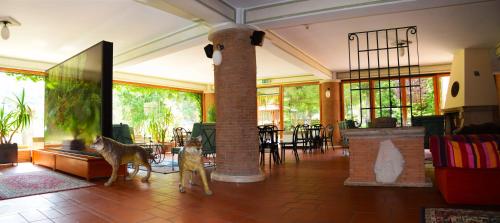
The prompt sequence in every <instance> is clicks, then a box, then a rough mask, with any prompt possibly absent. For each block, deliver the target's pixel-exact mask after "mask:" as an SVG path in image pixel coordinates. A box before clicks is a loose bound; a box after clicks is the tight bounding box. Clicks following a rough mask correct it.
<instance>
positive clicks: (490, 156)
mask: <svg viewBox="0 0 500 223" xmlns="http://www.w3.org/2000/svg"><path fill="white" fill-rule="evenodd" d="M429 142H430V150H431V152H432V159H433V164H434V166H435V167H461V168H500V164H498V163H499V162H495V161H492V160H496V161H497V159H498V149H499V148H498V145H500V135H492V134H490V135H486V134H485V135H447V136H442V137H441V136H431V137H430V139H429ZM492 151H496V153H493V152H492ZM455 154H459V155H455ZM471 157H472V158H471ZM464 161H466V162H464Z"/></svg>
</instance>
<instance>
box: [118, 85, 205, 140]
mask: <svg viewBox="0 0 500 223" xmlns="http://www.w3.org/2000/svg"><path fill="white" fill-rule="evenodd" d="M162 107H168V108H170V110H171V112H172V114H173V117H174V119H173V124H172V126H170V127H168V135H169V136H171V135H172V132H171V131H172V129H173V128H174V127H183V128H186V129H191V128H193V123H195V122H200V121H201V119H202V113H201V94H198V93H191V92H183V91H177V90H171V89H163V88H154V87H142V86H135V85H128V84H114V85H113V123H114V124H118V123H124V124H128V125H129V126H131V127H133V129H134V133H135V134H136V135H143V136H150V133H149V132H148V123H149V122H150V121H151V119H152V117H153V116H154V115H155V114H157V113H158V112H160V111H161V108H162Z"/></svg>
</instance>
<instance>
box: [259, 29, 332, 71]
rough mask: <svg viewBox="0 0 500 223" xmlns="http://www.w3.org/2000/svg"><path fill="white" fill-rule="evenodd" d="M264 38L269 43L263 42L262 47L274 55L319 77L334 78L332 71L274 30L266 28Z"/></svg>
mask: <svg viewBox="0 0 500 223" xmlns="http://www.w3.org/2000/svg"><path fill="white" fill-rule="evenodd" d="M265 38H266V39H267V40H269V41H270V42H271V43H269V42H265V43H264V47H265V48H266V49H267V50H269V51H270V52H271V53H273V54H274V55H276V56H278V57H280V58H283V59H285V60H287V61H288V62H290V63H293V64H295V65H297V66H299V67H301V68H302V69H304V70H306V71H308V72H310V73H311V74H313V75H314V76H316V77H317V78H319V79H322V80H326V79H335V77H334V75H333V73H332V71H330V70H329V69H328V68H326V67H325V66H323V65H322V64H320V63H319V62H318V61H317V60H316V59H314V58H312V57H311V56H309V55H307V54H306V53H304V52H303V51H301V50H300V49H298V48H297V47H295V46H293V45H292V44H291V43H289V42H287V41H286V40H284V39H283V38H281V37H280V36H279V35H277V34H275V33H274V32H272V31H270V30H266V35H265Z"/></svg>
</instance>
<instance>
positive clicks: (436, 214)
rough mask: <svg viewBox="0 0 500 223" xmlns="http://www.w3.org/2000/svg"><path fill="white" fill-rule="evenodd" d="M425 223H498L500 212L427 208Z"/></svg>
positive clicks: (424, 211) (424, 212)
mask: <svg viewBox="0 0 500 223" xmlns="http://www.w3.org/2000/svg"><path fill="white" fill-rule="evenodd" d="M423 214H424V216H423V222H425V223H494V222H495V223H496V222H500V212H496V211H482V210H470V209H452V208H425V209H424V210H423Z"/></svg>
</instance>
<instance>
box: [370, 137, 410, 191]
mask: <svg viewBox="0 0 500 223" xmlns="http://www.w3.org/2000/svg"><path fill="white" fill-rule="evenodd" d="M404 164H405V160H404V158H403V155H401V152H399V149H398V148H397V147H396V146H394V144H393V143H392V141H391V140H384V141H381V142H380V146H379V150H378V155H377V160H376V161H375V167H374V172H375V178H376V181H377V182H378V183H395V182H396V180H397V179H398V177H399V175H400V174H401V172H403V168H404Z"/></svg>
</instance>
